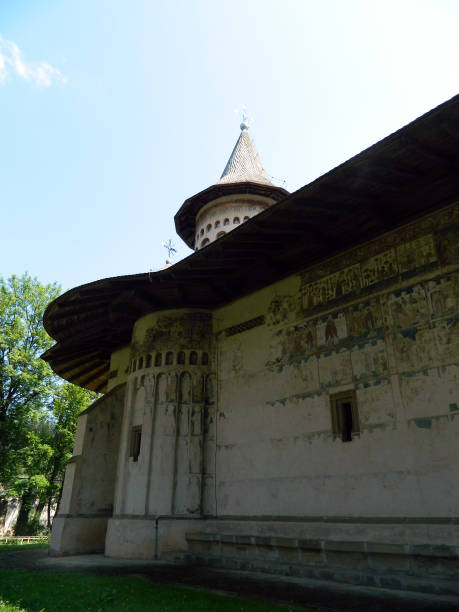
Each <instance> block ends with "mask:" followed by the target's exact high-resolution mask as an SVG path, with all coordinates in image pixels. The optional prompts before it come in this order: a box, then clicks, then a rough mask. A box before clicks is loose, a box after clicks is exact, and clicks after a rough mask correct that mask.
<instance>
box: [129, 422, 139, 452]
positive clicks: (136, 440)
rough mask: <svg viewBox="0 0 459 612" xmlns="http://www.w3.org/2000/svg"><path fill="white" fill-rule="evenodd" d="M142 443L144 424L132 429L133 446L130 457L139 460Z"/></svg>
mask: <svg viewBox="0 0 459 612" xmlns="http://www.w3.org/2000/svg"><path fill="white" fill-rule="evenodd" d="M141 443H142V426H141V425H137V426H136V427H133V428H132V431H131V446H130V449H129V457H132V460H133V461H138V459H139V455H140V445H141Z"/></svg>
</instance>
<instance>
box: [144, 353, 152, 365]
mask: <svg viewBox="0 0 459 612" xmlns="http://www.w3.org/2000/svg"><path fill="white" fill-rule="evenodd" d="M145 367H146V368H151V355H147V358H146V360H145Z"/></svg>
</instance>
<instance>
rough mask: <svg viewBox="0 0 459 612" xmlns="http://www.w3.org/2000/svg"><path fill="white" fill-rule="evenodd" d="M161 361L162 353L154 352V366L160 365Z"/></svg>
mask: <svg viewBox="0 0 459 612" xmlns="http://www.w3.org/2000/svg"><path fill="white" fill-rule="evenodd" d="M162 362H163V356H162V354H161V353H156V356H155V366H156V367H158V366H160V365H161V364H162Z"/></svg>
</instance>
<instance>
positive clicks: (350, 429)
mask: <svg viewBox="0 0 459 612" xmlns="http://www.w3.org/2000/svg"><path fill="white" fill-rule="evenodd" d="M330 404H331V420H332V430H333V437H334V438H341V440H342V441H343V442H352V439H353V438H354V437H355V436H356V435H358V434H359V433H360V425H359V413H358V410H357V401H356V397H355V391H353V390H352V391H344V392H343V393H335V394H333V395H330Z"/></svg>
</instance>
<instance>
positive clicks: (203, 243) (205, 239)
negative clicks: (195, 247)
mask: <svg viewBox="0 0 459 612" xmlns="http://www.w3.org/2000/svg"><path fill="white" fill-rule="evenodd" d="M209 242H210V240H209V239H208V238H204V240H203V241H202V242H201V248H202V247H203V246H206V244H209Z"/></svg>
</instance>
